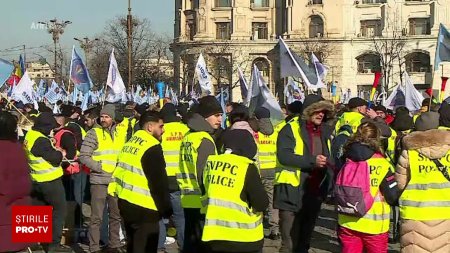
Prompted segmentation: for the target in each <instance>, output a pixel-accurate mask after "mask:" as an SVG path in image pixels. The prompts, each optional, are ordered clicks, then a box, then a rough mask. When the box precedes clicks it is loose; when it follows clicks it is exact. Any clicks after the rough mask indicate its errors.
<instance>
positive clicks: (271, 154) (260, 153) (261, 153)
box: [258, 152, 275, 156]
mask: <svg viewBox="0 0 450 253" xmlns="http://www.w3.org/2000/svg"><path fill="white" fill-rule="evenodd" d="M258 154H259V156H273V155H275V152H259V153H258Z"/></svg>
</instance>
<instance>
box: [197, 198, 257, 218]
mask: <svg viewBox="0 0 450 253" xmlns="http://www.w3.org/2000/svg"><path fill="white" fill-rule="evenodd" d="M202 205H203V206H204V207H205V206H207V205H208V206H209V205H211V206H220V207H225V208H229V209H233V210H236V211H239V212H241V213H244V214H246V215H251V214H252V212H250V210H248V208H247V207H245V206H242V205H239V204H236V203H234V202H231V201H226V200H222V199H214V198H209V199H205V200H203V201H202Z"/></svg>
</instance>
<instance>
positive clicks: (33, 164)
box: [24, 130, 63, 183]
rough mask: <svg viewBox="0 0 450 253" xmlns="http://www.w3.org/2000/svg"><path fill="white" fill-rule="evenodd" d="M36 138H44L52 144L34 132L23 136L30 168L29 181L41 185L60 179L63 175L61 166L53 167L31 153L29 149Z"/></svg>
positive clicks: (40, 134) (43, 136) (31, 131)
mask: <svg viewBox="0 0 450 253" xmlns="http://www.w3.org/2000/svg"><path fill="white" fill-rule="evenodd" d="M38 138H45V139H47V140H48V141H49V142H50V143H52V142H51V141H50V139H49V138H48V137H47V136H45V135H43V134H42V133H40V132H38V131H35V130H30V131H28V132H27V134H26V135H25V140H24V144H25V147H26V154H27V157H28V164H29V166H30V174H31V179H32V180H33V181H35V182H39V183H43V182H49V181H53V180H55V179H57V178H60V177H61V176H62V175H63V169H62V167H61V166H56V167H55V166H53V165H51V164H50V163H49V162H47V161H46V160H45V159H44V158H42V157H36V156H34V155H33V154H32V153H31V149H32V148H33V146H34V144H35V142H36V140H37V139H38ZM52 146H53V143H52ZM53 148H54V147H53Z"/></svg>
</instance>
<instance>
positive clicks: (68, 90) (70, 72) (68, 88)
mask: <svg viewBox="0 0 450 253" xmlns="http://www.w3.org/2000/svg"><path fill="white" fill-rule="evenodd" d="M74 50H75V45H73V46H72V59H70V69H69V83H68V84H67V93H70V79H71V77H72V64H73V51H74ZM74 88H75V87H74ZM74 90H75V89H74Z"/></svg>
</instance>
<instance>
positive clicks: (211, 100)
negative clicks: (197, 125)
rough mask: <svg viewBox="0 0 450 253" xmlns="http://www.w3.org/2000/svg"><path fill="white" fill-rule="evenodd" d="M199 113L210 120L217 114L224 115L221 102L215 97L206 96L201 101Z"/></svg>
mask: <svg viewBox="0 0 450 253" xmlns="http://www.w3.org/2000/svg"><path fill="white" fill-rule="evenodd" d="M198 113H199V114H200V115H202V117H203V118H208V117H209V116H211V115H214V114H217V113H223V111H222V107H221V106H220V103H219V101H218V100H217V99H216V98H215V97H214V96H205V97H202V98H200V99H199V106H198Z"/></svg>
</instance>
